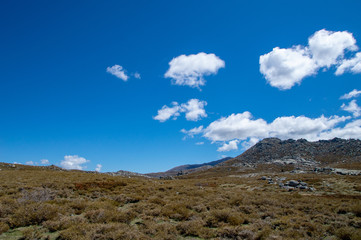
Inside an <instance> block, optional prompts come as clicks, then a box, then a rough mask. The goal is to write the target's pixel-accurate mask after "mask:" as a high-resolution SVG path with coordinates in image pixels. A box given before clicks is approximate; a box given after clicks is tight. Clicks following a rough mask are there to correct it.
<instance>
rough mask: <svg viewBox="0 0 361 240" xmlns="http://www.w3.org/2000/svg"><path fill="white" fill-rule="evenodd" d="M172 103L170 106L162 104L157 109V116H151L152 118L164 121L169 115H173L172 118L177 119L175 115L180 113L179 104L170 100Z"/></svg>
mask: <svg viewBox="0 0 361 240" xmlns="http://www.w3.org/2000/svg"><path fill="white" fill-rule="evenodd" d="M172 105H173V106H172V107H168V106H167V105H164V106H163V107H162V108H161V109H159V110H158V114H157V116H155V117H153V119H154V120H158V121H160V122H165V121H167V120H168V119H170V118H171V117H173V119H174V120H175V119H177V117H178V116H179V115H180V114H179V111H180V106H179V105H178V103H177V102H172Z"/></svg>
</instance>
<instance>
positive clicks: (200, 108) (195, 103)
mask: <svg viewBox="0 0 361 240" xmlns="http://www.w3.org/2000/svg"><path fill="white" fill-rule="evenodd" d="M206 105H207V102H206V101H199V100H198V99H191V100H189V101H188V102H187V103H183V104H182V105H181V112H185V113H186V119H187V120H189V121H198V120H199V119H201V118H204V117H207V113H206V111H205V110H204V106H206Z"/></svg>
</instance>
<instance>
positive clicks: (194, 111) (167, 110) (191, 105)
mask: <svg viewBox="0 0 361 240" xmlns="http://www.w3.org/2000/svg"><path fill="white" fill-rule="evenodd" d="M172 105H173V106H172V107H168V106H167V105H164V106H163V107H162V108H161V109H159V110H158V114H157V116H155V117H153V119H155V120H158V121H160V122H165V121H167V120H168V119H170V118H171V117H173V119H174V120H176V119H177V117H179V116H180V113H183V112H184V113H185V117H186V119H187V120H188V121H198V120H200V119H201V118H204V117H207V113H206V111H205V109H204V107H205V106H206V105H207V102H206V101H200V100H198V99H195V98H194V99H190V100H189V101H188V102H187V103H182V104H180V105H179V104H178V103H177V102H172Z"/></svg>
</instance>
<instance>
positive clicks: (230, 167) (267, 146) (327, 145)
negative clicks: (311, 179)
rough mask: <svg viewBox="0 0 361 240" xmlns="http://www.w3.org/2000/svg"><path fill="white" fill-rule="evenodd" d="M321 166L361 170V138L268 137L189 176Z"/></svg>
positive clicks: (235, 174)
mask: <svg viewBox="0 0 361 240" xmlns="http://www.w3.org/2000/svg"><path fill="white" fill-rule="evenodd" d="M318 167H332V168H345V169H358V170H361V140H355V139H348V140H346V139H340V138H334V139H331V140H320V141H316V142H309V141H307V140H305V139H298V140H293V139H289V140H281V139H278V138H265V139H263V140H262V141H260V142H258V143H257V144H255V145H254V146H253V147H251V148H250V149H248V150H247V151H245V152H244V153H242V154H241V155H239V156H237V157H235V158H232V159H230V160H227V161H224V162H222V163H219V164H218V165H216V166H215V167H213V168H210V169H207V170H206V171H199V172H196V173H194V174H191V175H188V177H197V178H198V177H210V176H213V177H217V176H230V175H234V176H238V175H240V174H253V173H256V174H261V173H265V172H283V171H287V172H290V173H297V172H304V171H306V172H312V171H313V170H314V169H316V168H318Z"/></svg>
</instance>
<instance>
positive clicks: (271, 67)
mask: <svg viewBox="0 0 361 240" xmlns="http://www.w3.org/2000/svg"><path fill="white" fill-rule="evenodd" d="M357 49H358V47H357V46H356V40H355V38H354V37H353V35H352V33H349V32H347V31H342V32H341V31H338V32H333V31H327V30H325V29H322V30H320V31H317V32H315V33H314V34H313V35H312V36H311V37H310V38H309V39H308V46H295V47H292V48H279V47H275V48H274V49H273V50H272V51H271V52H269V53H267V54H264V55H262V56H260V59H259V64H260V72H261V73H262V74H263V75H264V77H265V78H266V80H267V81H268V83H269V84H270V85H271V86H273V87H276V88H279V89H281V90H286V89H290V88H292V87H293V86H294V85H295V84H300V83H301V82H302V80H303V79H304V78H305V77H308V76H311V75H314V74H316V73H317V72H318V70H319V69H320V68H323V67H325V68H330V67H331V66H337V71H336V73H335V74H336V75H341V74H343V73H344V72H345V71H351V72H353V73H360V72H361V53H357V54H356V56H355V57H354V58H352V59H345V58H344V55H345V52H346V51H350V52H352V51H356V50H357Z"/></svg>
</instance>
